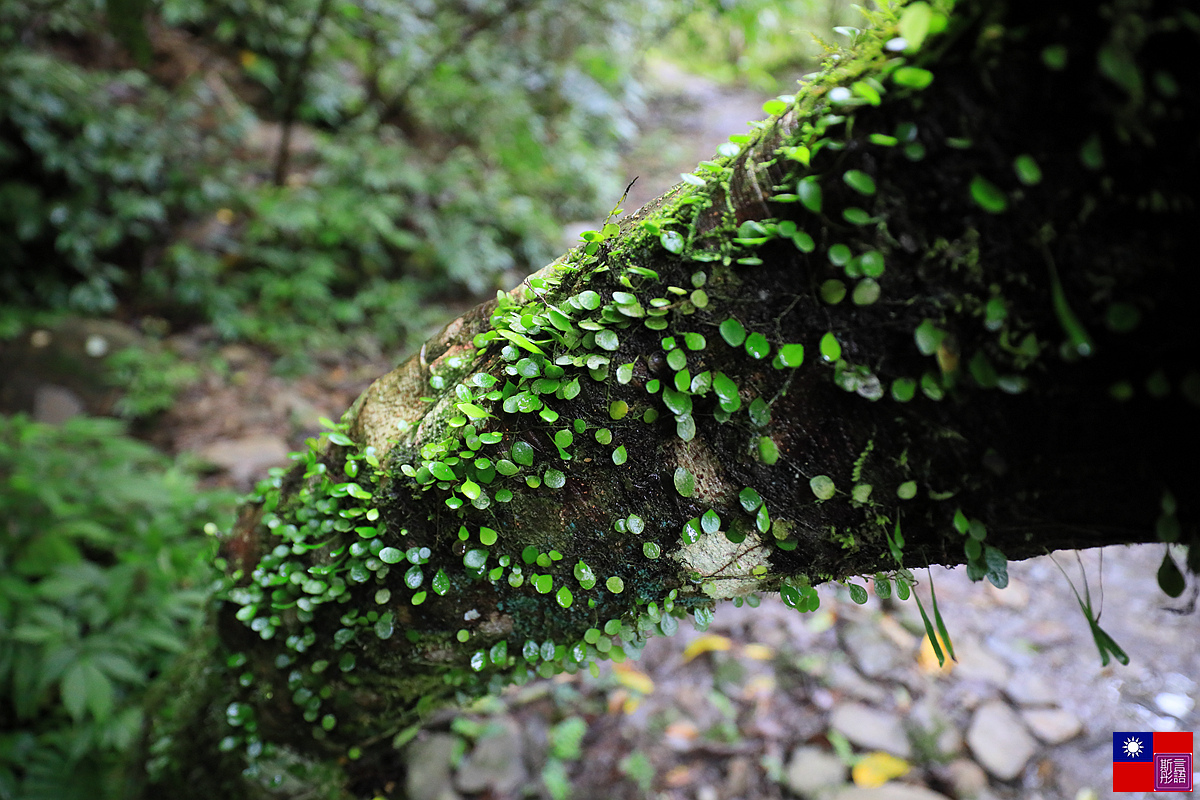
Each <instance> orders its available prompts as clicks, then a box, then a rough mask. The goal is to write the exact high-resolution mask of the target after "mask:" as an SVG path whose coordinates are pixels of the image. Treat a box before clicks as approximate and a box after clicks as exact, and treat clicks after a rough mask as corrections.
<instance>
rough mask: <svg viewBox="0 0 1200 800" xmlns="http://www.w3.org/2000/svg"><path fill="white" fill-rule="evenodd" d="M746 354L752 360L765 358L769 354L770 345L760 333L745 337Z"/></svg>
mask: <svg viewBox="0 0 1200 800" xmlns="http://www.w3.org/2000/svg"><path fill="white" fill-rule="evenodd" d="M746 352H747V353H749V354H750V356H751V357H752V358H766V357H767V355H768V354H770V352H771V345H770V343H768V342H767V337H765V336H763V335H762V334H761V333H752V334H750V335H749V336H747V337H746Z"/></svg>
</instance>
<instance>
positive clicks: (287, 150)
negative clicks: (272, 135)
mask: <svg viewBox="0 0 1200 800" xmlns="http://www.w3.org/2000/svg"><path fill="white" fill-rule="evenodd" d="M329 3H330V0H321V3H320V5H318V6H317V11H316V13H315V14H313V18H312V22H311V23H310V24H309V26H308V33H307V34H306V35H305V37H304V47H303V49H302V50H301V51H300V56H299V57H298V58H297V59H296V60H295V62H293V64H292V69H291V71H290V72H289V73H288V80H287V84H286V85H285V86H284V88H283V101H284V106H283V114H282V115H281V117H280V122H279V126H280V130H279V151H278V152H277V153H276V155H275V185H276V186H283V184H284V182H285V181H287V173H288V161H289V159H290V158H291V154H292V127H293V126H294V125H295V123H296V110H297V109H298V108H299V107H300V87H301V84H302V78H303V77H304V74H305V73H306V72H308V67H309V63H310V62H311V61H312V55H313V49H314V48H313V45H314V43H315V42H316V39H317V34H318V33H320V31H321V23H322V22H324V21H325V16H326V15H327V14H328V13H329Z"/></svg>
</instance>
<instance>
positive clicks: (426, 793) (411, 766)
mask: <svg viewBox="0 0 1200 800" xmlns="http://www.w3.org/2000/svg"><path fill="white" fill-rule="evenodd" d="M457 745H458V741H457V737H454V736H451V735H450V734H448V733H435V734H433V735H431V736H429V737H428V738H426V739H421V740H419V741H415V742H413V743H412V744H411V745H409V746H408V749H407V750H406V751H405V753H404V757H405V761H406V762H407V764H408V775H407V776H406V777H405V779H404V789H405V792H406V794H407V796H408V797H409V799H410V800H454V799H455V798H457V797H458V794H457V793H456V792H455V791H454V786H453V784H452V783H451V777H450V774H451V764H450V760H451V759H452V758H453V757H454V750H455V748H456V747H457Z"/></svg>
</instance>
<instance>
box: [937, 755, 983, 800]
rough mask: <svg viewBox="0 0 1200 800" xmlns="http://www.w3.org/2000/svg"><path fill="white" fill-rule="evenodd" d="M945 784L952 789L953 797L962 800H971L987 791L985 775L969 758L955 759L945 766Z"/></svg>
mask: <svg viewBox="0 0 1200 800" xmlns="http://www.w3.org/2000/svg"><path fill="white" fill-rule="evenodd" d="M945 775H946V779H947V782H948V783H949V784H950V785H951V786H953V787H954V795H955V796H956V797H959V798H962V800H972V798H977V797H979V796H980V795H982V794H983V791H984V790H985V789H987V785H988V777H987V773H986V772H984V771H983V769H982V768H981V767H980V766H979V765H978V764H976V763H975V762H974V761H972V760H970V759H969V758H956V759H954V760H953V761H951V762H950V763H949V764H947V765H946V766H945Z"/></svg>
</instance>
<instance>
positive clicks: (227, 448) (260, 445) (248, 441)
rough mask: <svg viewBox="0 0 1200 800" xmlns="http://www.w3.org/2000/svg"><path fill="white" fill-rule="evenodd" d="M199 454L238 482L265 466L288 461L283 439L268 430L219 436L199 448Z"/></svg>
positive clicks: (246, 479) (261, 470)
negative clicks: (239, 435)
mask: <svg viewBox="0 0 1200 800" xmlns="http://www.w3.org/2000/svg"><path fill="white" fill-rule="evenodd" d="M200 457H201V458H203V459H204V460H205V461H208V462H210V463H212V464H214V465H216V466H218V467H220V468H221V469H223V470H225V471H226V472H228V473H229V474H230V477H232V478H233V479H234V480H235V481H237V482H238V483H245V482H248V481H251V480H254V479H255V478H257V477H259V476H261V475H262V474H263V473H265V472H266V471H267V469H268V468H269V467H278V466H283V465H285V464H289V463H291V462H290V461H289V459H288V446H287V442H285V441H284V440H283V439H281V438H280V437H278V436H273V435H271V434H253V435H251V436H246V437H243V438H241V439H221V440H219V441H216V442H213V443H212V444H210V445H208V446H207V447H205V448H204V449H202V450H201V451H200Z"/></svg>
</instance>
